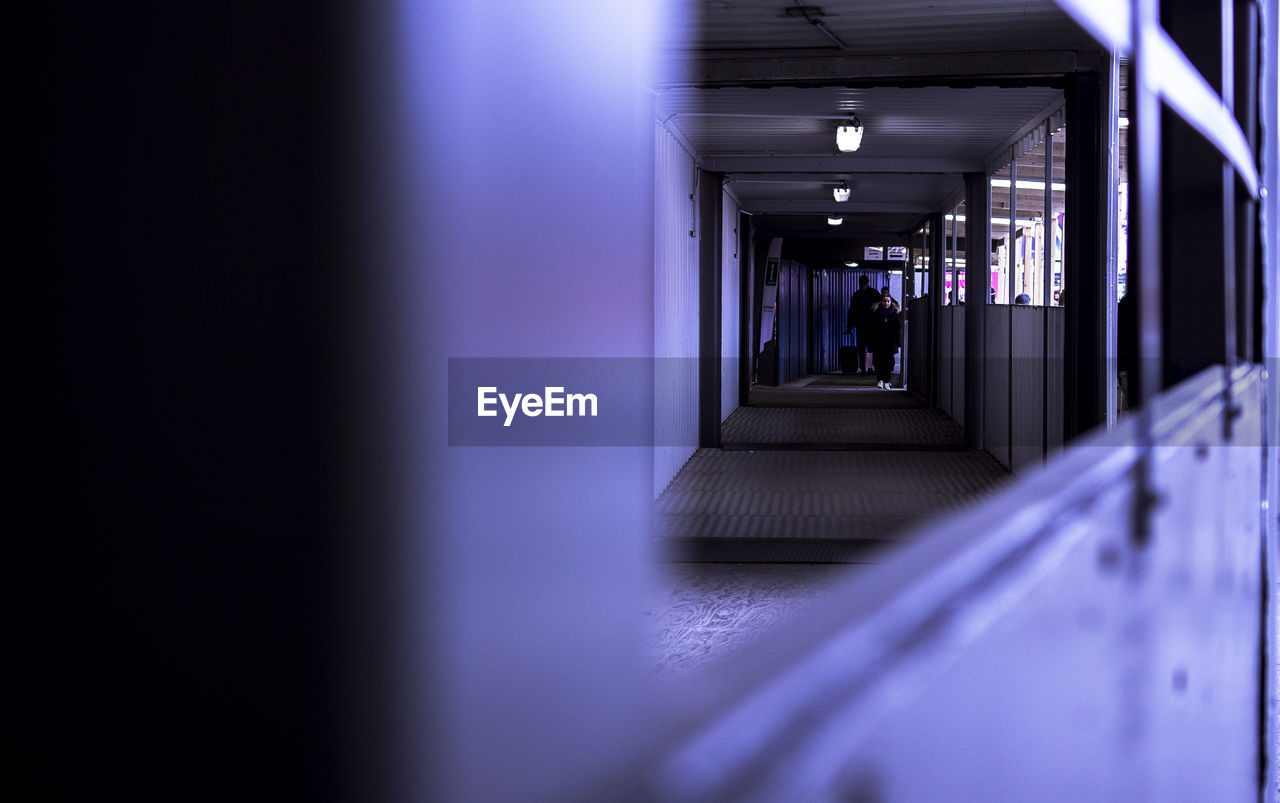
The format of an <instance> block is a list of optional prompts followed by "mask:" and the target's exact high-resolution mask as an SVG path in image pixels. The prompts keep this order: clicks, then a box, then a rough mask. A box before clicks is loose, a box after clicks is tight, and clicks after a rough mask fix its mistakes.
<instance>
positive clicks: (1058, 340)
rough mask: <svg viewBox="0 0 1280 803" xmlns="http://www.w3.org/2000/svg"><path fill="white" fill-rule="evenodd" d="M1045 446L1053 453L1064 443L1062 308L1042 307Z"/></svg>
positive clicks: (1064, 327)
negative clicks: (1043, 322)
mask: <svg viewBox="0 0 1280 803" xmlns="http://www.w3.org/2000/svg"><path fill="white" fill-rule="evenodd" d="M1044 310H1045V315H1046V319H1045V328H1044V336H1045V354H1046V355H1047V356H1046V358H1045V365H1044V372H1045V373H1044V376H1045V394H1044V402H1045V422H1046V432H1045V445H1046V453H1047V454H1050V455H1052V454H1054V453H1055V452H1057V451H1059V450H1061V449H1062V442H1063V434H1062V432H1063V430H1062V427H1063V416H1064V415H1065V412H1064V408H1063V400H1062V394H1063V392H1064V391H1063V388H1064V384H1063V369H1064V366H1065V365H1066V361H1065V360H1064V359H1063V354H1064V352H1065V349H1066V338H1067V315H1066V310H1065V309H1064V308H1062V307H1045V308H1044Z"/></svg>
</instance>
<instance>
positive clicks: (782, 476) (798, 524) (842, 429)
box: [655, 394, 1009, 563]
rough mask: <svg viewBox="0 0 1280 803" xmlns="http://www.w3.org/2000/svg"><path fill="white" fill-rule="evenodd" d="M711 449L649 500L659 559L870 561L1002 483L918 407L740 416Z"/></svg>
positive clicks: (993, 467)
mask: <svg viewBox="0 0 1280 803" xmlns="http://www.w3.org/2000/svg"><path fill="white" fill-rule="evenodd" d="M893 395H897V394H886V396H893ZM886 401H888V399H887V398H886ZM893 403H895V404H897V403H899V402H898V400H896V399H894V400H893ZM722 439H723V441H724V448H723V449H701V450H699V451H698V452H697V453H696V454H695V455H694V456H693V457H692V458H691V459H690V460H689V462H688V463H687V464H686V465H685V467H684V469H683V470H681V472H680V474H679V475H678V476H677V477H676V478H675V479H674V480H673V481H672V483H671V485H670V486H669V487H668V488H667V490H666V491H665V492H664V493H663V494H662V496H661V497H660V498H659V500H658V502H657V505H656V509H655V529H656V533H655V534H656V536H657V537H658V539H659V543H660V544H661V546H662V550H663V554H664V555H665V557H666V559H667V560H669V561H673V562H680V561H689V562H699V561H705V562H733V563H806V562H807V563H828V562H830V563H867V562H874V561H875V560H876V559H877V556H878V555H879V553H881V552H882V551H883V550H884V549H885V548H886V547H888V546H891V545H892V544H894V543H897V542H898V541H899V539H900V537H901V535H902V533H903V532H904V531H906V530H907V529H908V528H910V527H911V526H913V525H915V524H918V523H920V522H923V521H924V520H926V519H928V518H930V517H932V516H936V515H942V514H945V513H946V512H948V511H952V510H956V509H958V508H959V507H961V506H963V505H966V504H968V503H969V502H971V501H972V500H973V499H974V498H975V497H976V496H977V495H980V494H983V493H985V492H986V491H988V490H991V489H993V488H994V487H996V486H998V485H999V484H1000V483H1002V482H1003V481H1004V480H1005V479H1007V478H1008V477H1009V474H1008V472H1007V471H1006V470H1005V469H1004V467H1002V466H1001V465H1000V464H999V463H997V462H996V460H995V459H994V458H992V457H991V456H990V455H988V454H986V453H985V452H980V451H972V450H968V449H965V447H964V432H963V430H962V429H961V427H960V426H959V425H958V424H956V423H955V422H954V421H952V420H951V419H950V418H949V417H947V416H946V415H945V414H944V413H941V412H939V411H937V410H931V409H927V408H922V407H921V408H914V409H911V408H905V407H902V408H898V409H874V408H872V409H850V408H819V407H805V408H791V409H788V408H759V407H744V408H740V409H739V410H737V411H735V412H734V413H733V415H731V416H730V417H729V419H728V420H727V421H726V422H725V424H724V427H723V435H722Z"/></svg>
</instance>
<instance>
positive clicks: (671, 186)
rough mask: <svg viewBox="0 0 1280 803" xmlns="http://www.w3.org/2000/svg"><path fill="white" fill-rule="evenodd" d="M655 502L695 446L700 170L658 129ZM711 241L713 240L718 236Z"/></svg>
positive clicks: (665, 131)
mask: <svg viewBox="0 0 1280 803" xmlns="http://www.w3.org/2000/svg"><path fill="white" fill-rule="evenodd" d="M654 129H655V132H654V140H655V142H654V160H653V171H654V203H655V211H654V218H655V226H654V235H653V237H654V261H653V354H654V356H655V357H657V358H658V360H657V362H656V363H655V366H654V374H655V381H654V399H653V405H654V411H653V413H654V444H655V445H654V458H653V495H654V496H655V497H656V496H658V495H659V494H661V493H662V492H663V490H665V489H666V487H667V484H668V483H670V482H671V480H672V479H673V478H674V477H675V476H676V474H677V473H678V472H679V471H680V469H681V467H683V466H684V464H685V462H686V461H687V460H688V459H689V458H690V457H692V456H693V452H694V450H695V448H696V447H697V444H698V363H697V357H698V236H699V235H701V234H702V232H699V231H698V221H697V219H696V215H695V209H696V206H695V204H696V201H697V197H698V193H699V192H700V191H701V190H702V188H700V187H698V186H697V184H696V182H697V180H698V175H699V174H698V169H697V167H696V166H695V165H694V161H693V155H692V154H690V153H689V152H688V151H686V150H685V148H684V145H683V144H682V143H681V142H680V140H679V139H677V138H676V136H675V135H674V134H672V133H671V131H669V130H668V129H667V128H666V127H665V126H663V125H661V124H657V125H655V126H654ZM711 236H715V234H714V233H712V234H711Z"/></svg>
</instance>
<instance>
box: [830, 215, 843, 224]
mask: <svg viewBox="0 0 1280 803" xmlns="http://www.w3.org/2000/svg"><path fill="white" fill-rule="evenodd" d="M843 222H844V218H842V217H829V218H827V225H828V226H839V225H840V224H841V223H843Z"/></svg>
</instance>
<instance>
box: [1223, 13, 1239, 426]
mask: <svg viewBox="0 0 1280 803" xmlns="http://www.w3.org/2000/svg"><path fill="white" fill-rule="evenodd" d="M1234 5H1235V0H1219V6H1220V13H1221V18H1222V22H1221V30H1220V33H1219V35H1220V36H1221V38H1222V44H1221V48H1222V61H1221V65H1220V69H1221V71H1222V102H1223V104H1224V105H1225V106H1226V107H1227V108H1228V109H1231V110H1234V107H1235V95H1236V92H1235V80H1236V73H1235V69H1236V65H1235V45H1236V42H1235V9H1234ZM1233 116H1234V115H1233ZM1236 270H1237V265H1236V171H1235V167H1233V166H1232V164H1231V162H1230V161H1229V160H1227V159H1225V158H1224V159H1222V351H1223V355H1222V370H1223V371H1224V374H1223V379H1224V380H1225V381H1224V382H1223V390H1222V392H1223V395H1224V396H1225V397H1226V404H1225V405H1224V406H1223V417H1222V437H1223V440H1225V441H1228V442H1229V441H1230V440H1231V430H1232V427H1231V423H1232V421H1233V420H1234V409H1235V408H1234V405H1233V403H1232V400H1231V372H1232V370H1233V369H1234V368H1235V366H1236V361H1237V355H1238V348H1237V345H1236Z"/></svg>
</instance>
